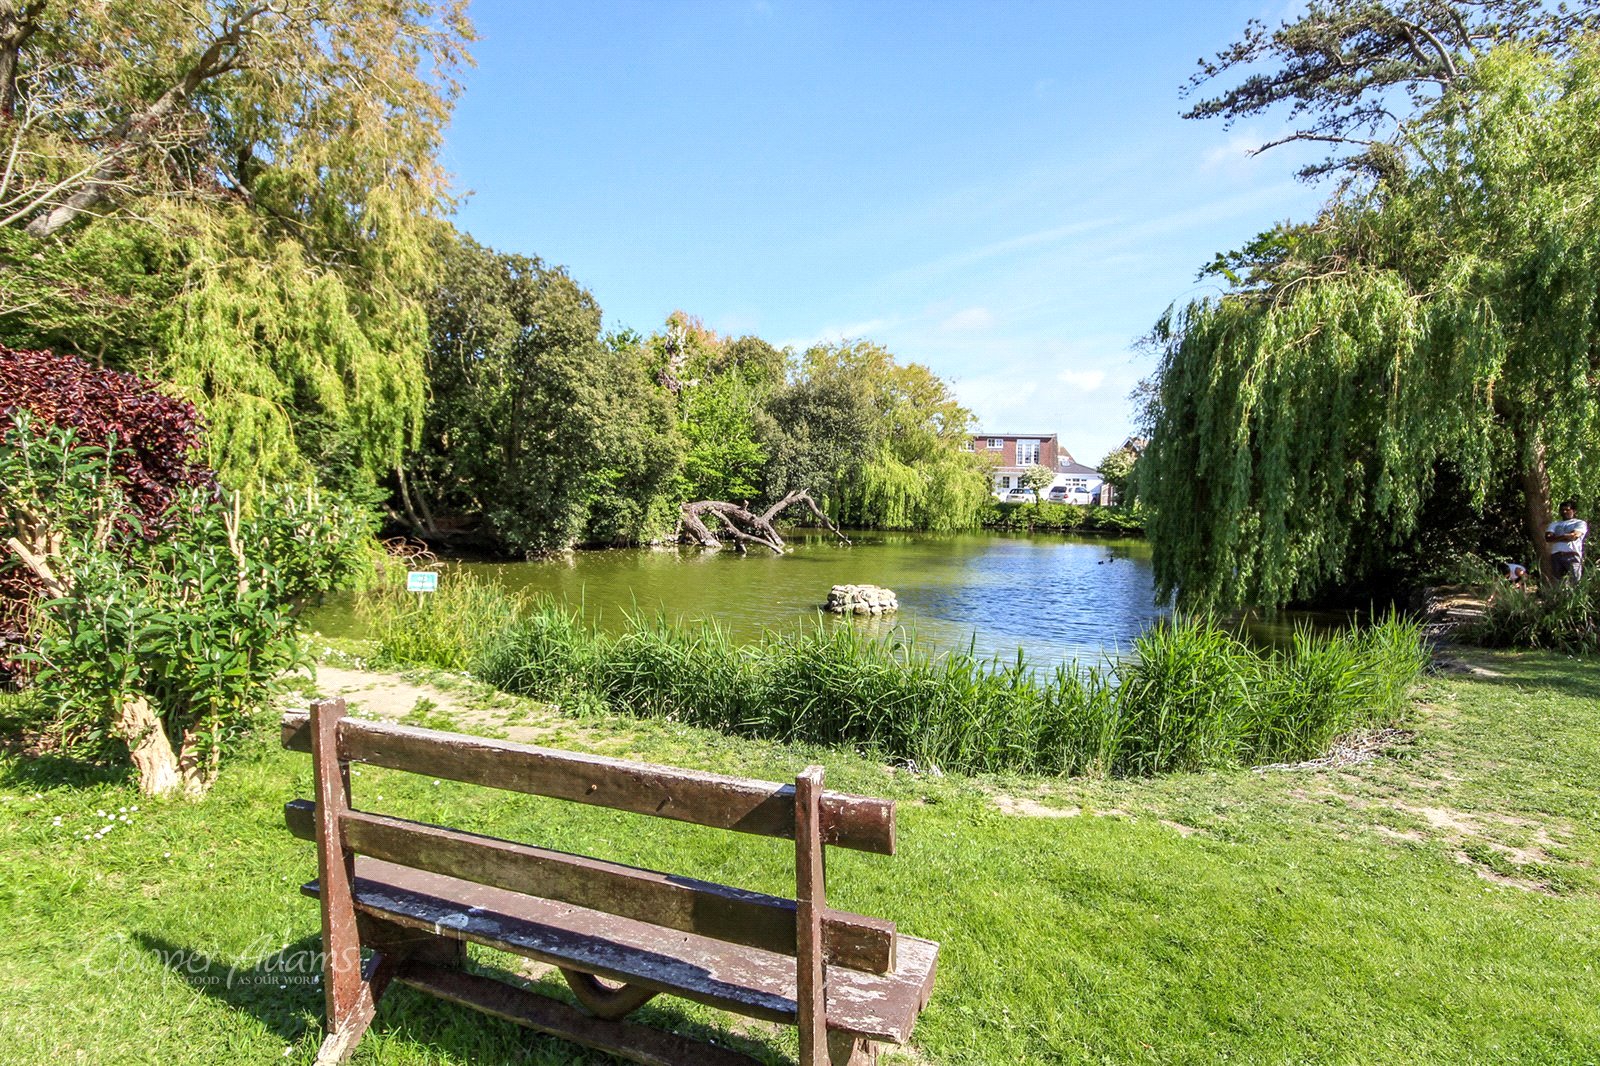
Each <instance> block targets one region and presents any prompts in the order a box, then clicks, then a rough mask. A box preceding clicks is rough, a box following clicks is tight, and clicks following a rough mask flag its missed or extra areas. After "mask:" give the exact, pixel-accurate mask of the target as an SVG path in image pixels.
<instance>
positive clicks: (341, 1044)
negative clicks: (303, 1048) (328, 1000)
mask: <svg viewBox="0 0 1600 1066" xmlns="http://www.w3.org/2000/svg"><path fill="white" fill-rule="evenodd" d="M400 962H401V959H400V957H399V956H397V955H385V954H383V953H382V952H373V954H372V958H370V959H368V960H367V965H366V968H365V971H364V972H363V973H362V975H361V985H360V987H359V988H358V990H357V992H356V995H355V997H354V998H353V1000H352V1001H351V1002H349V1003H345V1004H341V1007H340V1010H339V1017H337V1018H334V1017H330V1018H328V1035H327V1036H326V1037H324V1038H323V1040H322V1047H320V1048H319V1049H317V1062H316V1066H340V1064H341V1063H343V1062H344V1061H345V1060H346V1059H348V1058H349V1057H350V1053H351V1052H352V1051H354V1050H355V1048H356V1045H357V1044H358V1043H360V1042H361V1038H362V1037H363V1036H365V1035H366V1032H367V1027H368V1026H369V1025H371V1024H372V1018H373V1015H375V1014H377V1012H378V1000H380V999H382V998H383V993H384V990H385V989H387V988H388V987H389V982H391V981H393V980H394V975H395V971H396V970H398V969H399V966H400Z"/></svg>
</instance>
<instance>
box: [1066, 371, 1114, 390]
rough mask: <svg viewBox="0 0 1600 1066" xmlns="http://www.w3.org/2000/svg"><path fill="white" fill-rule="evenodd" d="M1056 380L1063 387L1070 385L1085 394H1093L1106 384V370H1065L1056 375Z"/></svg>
mask: <svg viewBox="0 0 1600 1066" xmlns="http://www.w3.org/2000/svg"><path fill="white" fill-rule="evenodd" d="M1056 380H1057V381H1059V382H1061V383H1062V384H1063V385H1070V386H1072V387H1073V388H1075V389H1082V390H1083V391H1084V392H1093V391H1094V390H1095V389H1098V388H1099V387H1100V386H1101V385H1104V384H1105V383H1106V372H1105V371H1104V370H1100V369H1096V368H1091V369H1088V370H1063V371H1061V373H1059V374H1057V375H1056Z"/></svg>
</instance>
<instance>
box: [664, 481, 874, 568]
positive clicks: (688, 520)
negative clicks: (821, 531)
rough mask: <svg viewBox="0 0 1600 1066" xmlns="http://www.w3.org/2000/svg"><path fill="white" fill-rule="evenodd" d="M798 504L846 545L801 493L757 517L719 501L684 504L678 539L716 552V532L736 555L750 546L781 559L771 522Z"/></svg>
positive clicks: (808, 496)
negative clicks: (809, 511)
mask: <svg viewBox="0 0 1600 1066" xmlns="http://www.w3.org/2000/svg"><path fill="white" fill-rule="evenodd" d="M802 503H803V504H805V505H806V507H808V508H809V509H810V510H811V513H812V514H813V515H816V516H817V518H819V519H821V520H822V524H823V525H825V526H827V527H828V528H829V529H830V530H832V531H833V533H834V535H835V536H837V537H838V538H839V539H840V540H842V541H844V542H845V543H846V544H849V543H850V538H849V537H847V536H845V535H844V533H843V532H841V531H840V529H839V527H838V526H836V525H834V524H833V522H832V521H831V520H830V519H829V518H828V516H827V515H825V514H823V513H822V508H820V507H818V506H817V501H816V500H813V499H812V498H811V494H810V493H809V492H805V491H803V490H801V489H796V490H795V491H793V492H791V493H789V494H788V495H787V496H785V497H784V498H783V499H781V500H779V501H778V502H777V503H775V504H773V505H772V506H771V507H768V508H767V509H766V510H765V511H763V512H762V513H761V514H756V513H755V512H754V511H751V510H749V509H747V508H744V507H741V506H739V505H738V504H736V503H725V502H724V501H722V500H697V501H696V502H694V503H686V504H684V505H683V523H682V531H681V539H683V540H685V541H688V542H690V543H694V544H698V545H700V546H701V547H702V548H711V549H712V550H716V549H718V548H721V547H722V540H721V538H720V537H719V535H718V531H717V529H720V533H721V535H722V536H727V537H730V538H732V540H733V546H734V547H735V548H736V549H738V550H739V551H740V552H744V551H745V550H746V547H747V545H752V544H753V545H756V546H758V547H762V548H767V549H769V550H771V551H772V552H773V553H774V554H777V555H782V554H783V553H784V549H785V545H784V543H783V538H782V537H781V536H779V535H778V531H777V529H776V528H774V527H773V524H772V522H773V519H775V518H777V517H778V515H780V514H782V513H783V512H784V511H786V510H788V509H789V508H790V507H793V506H795V505H796V504H802ZM713 527H717V529H714V528H713Z"/></svg>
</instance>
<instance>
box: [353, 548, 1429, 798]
mask: <svg viewBox="0 0 1600 1066" xmlns="http://www.w3.org/2000/svg"><path fill="white" fill-rule="evenodd" d="M363 610H364V611H365V613H366V614H367V615H368V617H369V619H370V620H371V622H372V624H373V629H374V632H375V634H376V635H377V641H378V645H379V649H380V653H379V654H380V658H382V659H384V660H387V661H390V662H395V663H416V664H424V665H432V666H438V667H443V668H447V669H466V670H469V671H471V672H472V673H473V674H474V675H475V676H477V677H479V678H481V679H482V680H484V681H486V682H488V683H489V684H491V685H494V686H495V687H497V688H500V689H502V690H505V691H508V692H513V693H516V694H519V695H524V696H531V697H535V698H538V699H544V700H549V701H552V702H556V703H559V704H561V705H562V706H563V707H564V708H566V709H568V710H570V711H573V712H576V713H585V712H595V711H607V712H614V713H621V714H629V715H638V716H647V717H660V718H670V719H673V720H677V721H682V722H686V723H689V724H693V725H697V726H705V727H709V728H712V729H717V730H719V731H721V732H725V733H730V734H737V735H742V736H754V737H762V738H768V739H775V740H783V741H801V742H806V743H817V744H835V745H847V746H850V747H854V748H856V749H858V750H861V751H863V752H866V753H869V754H872V755H874V756H877V757H879V758H882V759H885V760H890V761H897V762H901V763H904V764H907V765H910V766H913V767H915V768H918V769H932V768H940V769H943V770H950V771H956V772H961V773H1001V772H1017V773H1032V774H1048V775H1058V774H1103V775H1144V774H1157V773H1166V772H1170V771H1174V770H1194V769H1202V768H1207V767H1223V766H1238V765H1251V764H1257V763H1264V762H1275V761H1286V760H1295V759H1305V758H1310V757H1313V756H1315V755H1317V754H1320V753H1321V751H1323V750H1324V749H1325V748H1326V747H1327V745H1328V744H1329V743H1330V742H1331V741H1332V740H1333V739H1334V738H1335V737H1337V736H1339V735H1341V734H1344V733H1348V732H1350V731H1352V730H1355V729H1360V728H1364V727H1374V726H1381V725H1389V724H1393V723H1394V722H1396V721H1398V720H1399V719H1400V718H1401V717H1403V715H1404V713H1405V709H1406V705H1407V701H1408V693H1409V690H1410V688H1411V686H1412V685H1413V684H1414V683H1415V681H1416V680H1417V679H1418V677H1419V676H1420V674H1421V672H1422V668H1423V666H1424V664H1425V662H1426V655H1425V652H1424V650H1423V645H1422V641H1421V635H1420V632H1419V630H1418V628H1417V627H1416V626H1415V625H1413V624H1411V623H1409V622H1406V621H1403V620H1401V619H1399V618H1397V617H1394V616H1390V617H1388V618H1385V619H1383V620H1381V621H1376V622H1374V623H1373V624H1372V625H1370V626H1368V627H1366V628H1363V629H1359V630H1350V631H1347V632H1342V633H1335V634H1314V633H1312V632H1311V631H1309V630H1302V631H1300V632H1298V633H1296V635H1295V637H1294V640H1293V642H1292V644H1291V645H1290V646H1288V647H1286V648H1282V649H1278V650H1274V651H1266V652H1264V651H1259V650H1257V649H1255V648H1252V647H1250V646H1249V645H1247V644H1245V643H1243V642H1242V641H1241V640H1239V639H1238V637H1237V636H1235V635H1233V634H1232V633H1230V632H1228V631H1227V630H1226V629H1225V628H1224V627H1223V626H1221V625H1219V624H1218V623H1217V622H1215V621H1213V620H1211V619H1207V618H1198V617H1196V618H1176V619H1171V620H1168V621H1164V622H1162V623H1160V624H1158V625H1155V626H1153V627H1151V628H1150V629H1148V630H1146V631H1145V632H1144V633H1143V634H1141V635H1140V636H1139V637H1138V638H1137V639H1136V640H1135V641H1134V644H1133V647H1132V648H1131V649H1130V651H1129V654H1128V655H1126V656H1124V657H1121V658H1110V657H1107V658H1104V659H1102V660H1100V661H1099V662H1095V663H1090V664H1082V663H1073V664H1070V665H1064V666H1058V667H1056V668H1055V669H1054V670H1052V671H1048V672H1047V671H1042V670H1036V669H1035V668H1034V667H1033V666H1031V665H1030V664H1029V663H1028V662H1027V661H1026V660H1025V659H1024V658H1023V656H1022V655H1021V654H1020V653H1019V654H1018V656H1017V657H1016V658H1015V659H1010V660H1000V659H985V658H982V657H980V656H978V655H976V654H974V653H973V652H972V651H971V650H970V649H969V650H968V651H965V652H950V653H945V654H941V655H931V654H928V653H927V652H924V651H922V650H921V649H920V648H919V647H918V646H917V644H916V641H915V639H914V638H913V637H912V636H910V635H908V634H905V633H903V632H899V633H897V635H896V636H895V637H894V638H892V639H890V640H882V639H877V638H873V637H869V636H866V635H864V634H862V633H861V632H859V631H857V630H855V629H853V628H851V627H850V626H848V625H832V626H828V625H824V624H822V623H821V622H820V621H819V624H818V625H817V626H816V627H815V628H811V629H807V630H804V631H802V632H799V633H783V634H779V633H769V634H767V635H766V636H764V637H763V638H762V639H760V640H758V641H755V642H753V643H741V642H738V641H735V640H734V639H733V637H732V635H731V634H730V633H729V632H728V631H727V630H726V629H725V628H723V627H721V626H719V625H717V624H715V623H714V622H707V623H697V624H688V625H686V624H680V623H676V622H673V621H670V620H667V619H664V618H659V617H655V618H652V617H644V616H633V617H630V618H629V619H628V624H627V626H626V628H625V630H624V631H623V632H622V633H621V634H619V635H615V636H613V635H608V634H605V633H602V632H600V631H599V630H597V629H595V628H594V627H593V626H591V625H590V624H588V623H587V622H585V621H584V620H583V619H582V617H581V616H580V615H579V614H578V613H577V612H575V611H573V610H572V609H570V608H567V607H565V606H563V605H561V604H558V603H555V602H553V601H551V600H548V599H538V600H532V601H528V602H522V601H519V600H518V599H517V598H515V597H513V596H512V595H510V594H508V593H506V592H505V591H504V590H502V589H500V588H499V587H498V586H495V585H493V584H491V583H488V582H483V581H480V580H477V579H475V578H472V577H471V576H469V575H465V574H447V575H445V578H444V580H442V581H441V583H440V590H439V592H437V593H434V594H432V595H431V596H427V597H417V596H410V597H405V596H404V594H398V595H397V594H394V593H381V594H375V595H372V596H369V597H368V598H367V599H366V601H365V602H364V605H363Z"/></svg>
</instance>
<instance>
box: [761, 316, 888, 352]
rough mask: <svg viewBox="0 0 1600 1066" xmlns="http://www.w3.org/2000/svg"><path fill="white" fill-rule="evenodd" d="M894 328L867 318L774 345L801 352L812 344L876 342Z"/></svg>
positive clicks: (886, 321)
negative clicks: (885, 331)
mask: <svg viewBox="0 0 1600 1066" xmlns="http://www.w3.org/2000/svg"><path fill="white" fill-rule="evenodd" d="M893 326H894V322H893V321H892V320H890V319H887V318H869V319H866V320H865V321H862V322H848V323H846V324H844V325H842V326H823V327H822V328H821V329H819V330H817V331H816V332H815V333H812V334H811V335H809V336H806V337H785V338H783V339H782V340H780V341H777V342H776V344H777V346H778V347H779V348H794V349H795V350H797V351H802V350H804V349H806V348H809V347H811V346H812V345H814V344H835V343H838V342H839V341H854V340H876V339H879V338H880V337H881V335H882V334H883V331H884V330H886V329H889V328H891V327H893Z"/></svg>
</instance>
